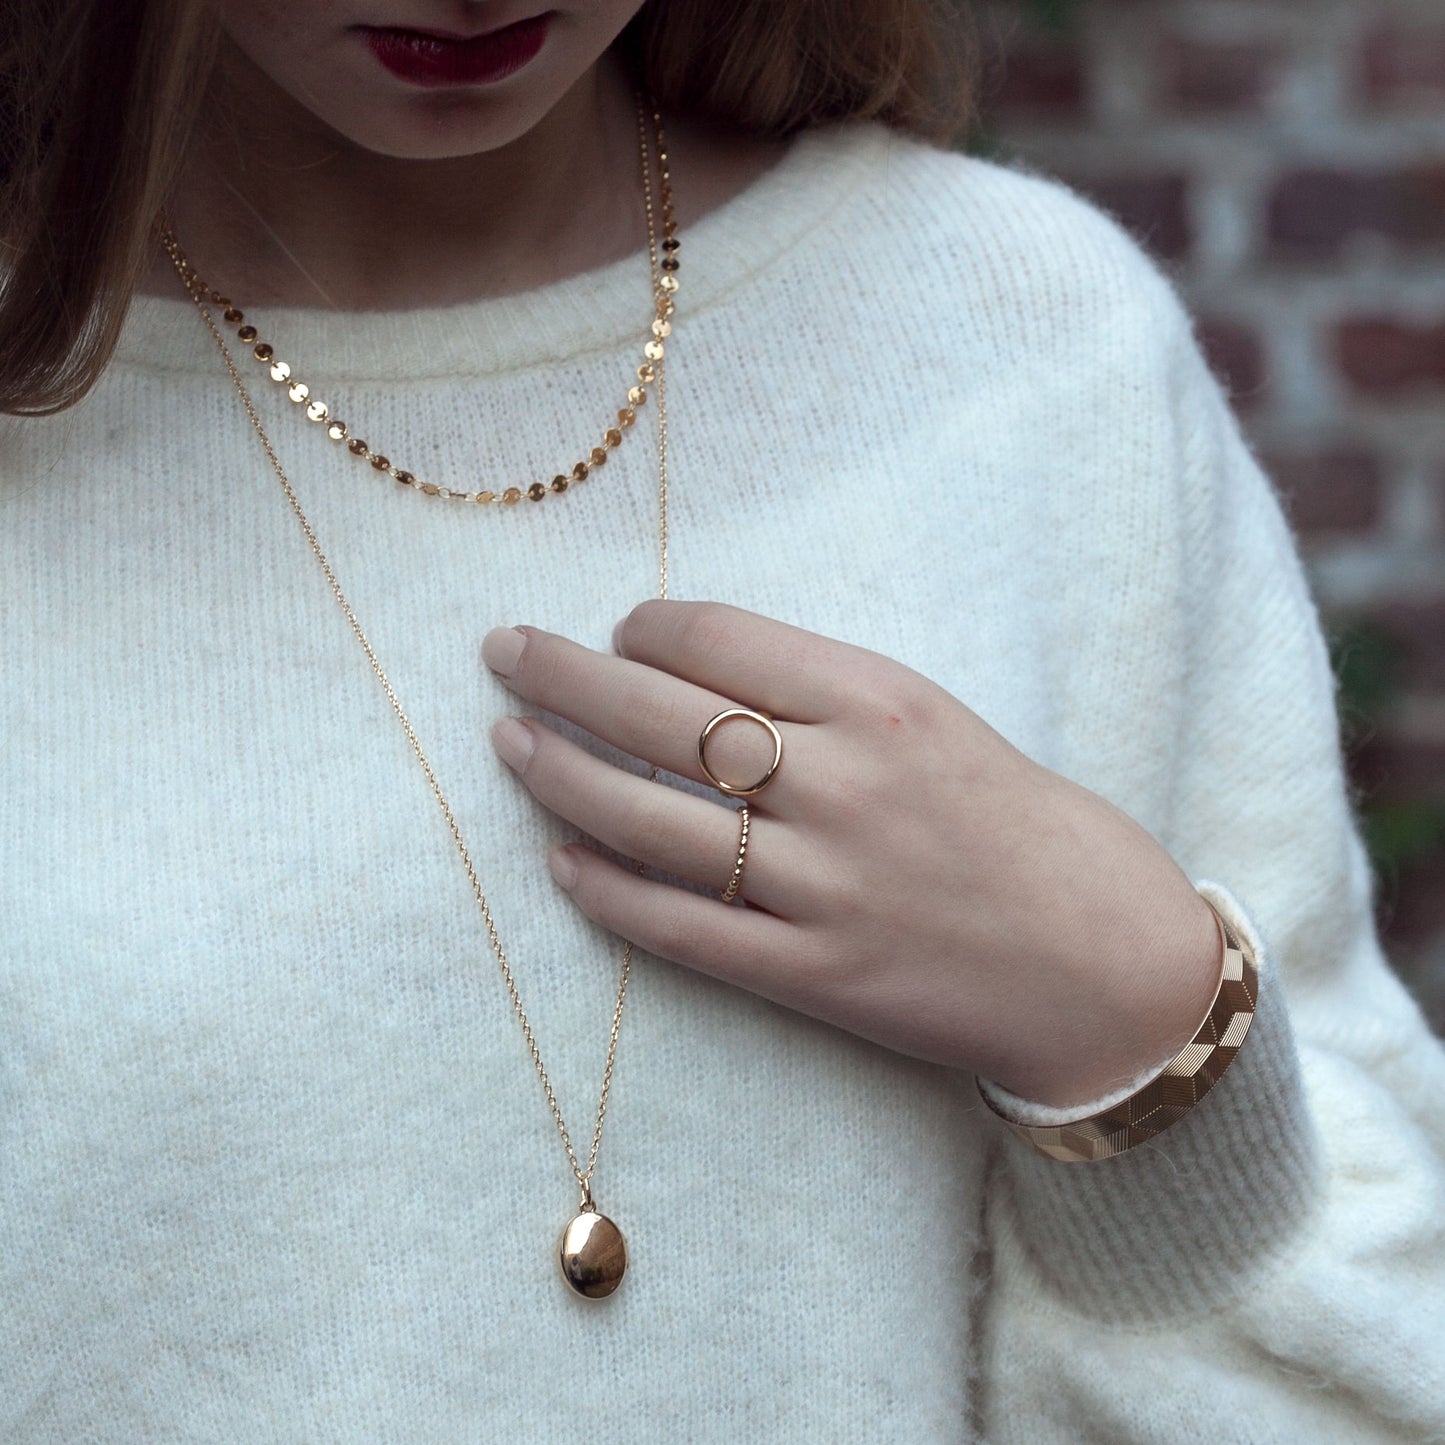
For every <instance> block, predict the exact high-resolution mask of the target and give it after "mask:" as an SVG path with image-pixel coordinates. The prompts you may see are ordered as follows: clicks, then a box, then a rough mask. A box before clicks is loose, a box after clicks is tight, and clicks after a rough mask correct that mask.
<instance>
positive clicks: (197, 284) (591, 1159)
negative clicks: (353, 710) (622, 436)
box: [161, 95, 677, 1210]
mask: <svg viewBox="0 0 1445 1445" xmlns="http://www.w3.org/2000/svg"><path fill="white" fill-rule="evenodd" d="M649 117H650V119H651V121H652V131H653V142H654V144H655V147H656V157H655V160H656V165H657V169H658V174H659V177H660V181H661V185H663V186H666V185H667V184H668V180H669V176H668V168H667V167H668V161H667V149H666V143H665V138H664V136H663V130H662V116H661V114H660V113H659V112H658V110H657V108H656V106H655V105H652V104H650V103H649V102H647V101H645V100H644V98H643V97H642V96H641V95H639V96H638V97H637V124H638V142H639V147H640V150H641V156H642V177H643V194H644V200H645V204H646V210H647V250H648V258H649V262H650V266H651V271H652V282H653V294H654V297H656V298H658V299H659V301H660V300H662V299H666V300H667V301H668V302H669V303H670V302H671V297H672V294H673V293H675V292H676V290H677V277H676V275H675V273H674V271H672V270H667V271H665V270H663V268H662V265H661V261H662V259H664V258H661V257H659V255H658V244H657V226H656V217H655V203H654V196H653V180H652V166H653V159H654V158H653V156H652V153H651V152H650V151H649V146H648V120H649ZM161 239H162V244H163V245H166V236H165V234H164V233H163V234H162V238H161ZM171 239H172V241H173V240H174V238H173V237H172V238H171ZM669 239H671V238H670V237H669ZM166 249H167V251H168V252H169V253H170V255H171V259H172V261H173V262H174V263H175V265H176V269H177V271H178V272H179V274H180V277H181V281H182V282H183V284H184V285H185V287H186V290H187V292H188V293H189V295H190V297H191V300H192V301H193V302H194V303H195V305H196V308H197V310H199V312H200V314H201V319H202V320H203V321H204V322H205V324H206V326H207V328H208V329H209V330H210V332H211V335H212V336H213V337H214V338H215V342H216V345H217V346H218V347H219V348H220V351H221V357H222V360H223V361H224V362H225V365H226V370H227V371H228V372H229V373H230V377H231V381H232V383H233V384H234V386H235V388H236V391H237V392H238V393H239V395H240V398H241V404H242V405H243V406H244V407H245V409H246V415H247V416H248V417H250V419H251V425H252V426H253V427H254V428H255V430H256V434H257V436H258V437H259V438H260V439H261V445H262V447H263V448H264V449H265V452H266V457H267V459H268V460H269V461H270V463H271V467H272V470H273V471H274V472H275V473H276V476H277V479H278V480H279V481H280V483H281V486H282V488H283V489H284V491H285V493H286V500H287V501H288V502H289V503H290V504H291V509H292V511H293V512H294V513H295V514H296V519H297V521H298V522H300V524H301V528H302V530H303V531H304V532H305V534H306V540H307V542H309V543H310V545H311V550H312V552H313V553H315V555H316V560H317V561H318V562H319V563H320V564H321V569H322V571H323V572H324V573H325V574H326V580H327V582H328V583H329V584H330V586H331V591H332V594H333V595H334V596H335V598H336V600H337V602H338V603H339V604H340V606H341V610H342V611H343V612H344V613H345V614H346V620H347V621H348V622H349V623H350V624H351V630H352V632H353V633H355V635H356V640H357V641H358V642H359V643H360V644H361V647H362V650H363V651H364V652H365V653H366V659H367V661H368V662H369V663H370V664H371V669H372V671H373V672H374V673H375V674H376V677H377V680H378V681H379V682H380V683H381V686H382V689H383V691H385V693H386V696H387V700H388V701H389V702H390V703H391V706H392V710H393V711H394V712H395V713H396V715H397V718H398V719H399V720H400V722H401V725H402V728H403V729H404V730H405V732H406V736H407V741H408V742H409V743H410V744H411V748H412V751H413V753H415V754H416V760H417V762H418V763H420V764H421V769H422V772H423V773H425V775H426V780H427V783H428V785H429V786H430V788H431V791H432V795H433V796H434V797H435V798H436V800H437V804H438V806H439V807H440V808H441V811H442V816H443V817H444V818H445V819H446V822H447V827H448V828H449V829H450V830H451V835H452V840H453V842H454V843H455V844H456V847H457V852H458V854H459V855H460V856H461V860H462V866H463V867H464V868H465V869H466V874H467V880H468V881H469V882H470V883H471V885H472V892H473V893H474V894H475V895H476V900H477V903H478V905H479V906H480V908H481V910H482V918H483V919H484V920H485V921H486V926H487V938H488V939H489V941H490V943H491V946H492V951H493V953H495V954H496V957H497V962H498V963H499V964H500V965H501V970H502V978H503V980H504V981H505V983H506V986H507V995H508V997H509V998H510V999H511V1001H512V1009H513V1011H514V1012H515V1013H516V1015H517V1019H518V1021H519V1022H520V1024H521V1026H522V1037H523V1038H524V1039H525V1040H526V1043H527V1050H528V1052H529V1053H530V1054H531V1056H532V1063H533V1066H534V1067H535V1068H536V1070H537V1077H538V1078H539V1079H540V1080H541V1082H542V1090H543V1092H544V1093H545V1095H546V1097H547V1107H548V1108H549V1109H550V1110H551V1111H552V1118H553V1120H554V1121H555V1122H556V1125H557V1132H558V1133H559V1134H560V1135H561V1137H562V1144H563V1147H564V1148H565V1149H566V1151H567V1158H568V1160H569V1161H570V1163H571V1165H572V1172H573V1174H574V1175H575V1176H576V1179H577V1183H578V1185H579V1187H580V1188H581V1190H582V1207H583V1209H584V1210H585V1209H590V1208H592V1188H591V1180H592V1174H593V1171H594V1170H595V1169H596V1167H597V1151H598V1149H599V1148H600V1146H601V1143H602V1124H603V1120H604V1119H605V1117H606V1114H607V1097H608V1093H609V1091H610V1090H611V1087H612V1070H613V1064H614V1061H615V1058H616V1054H617V1038H618V1034H619V1032H620V1030H621V1027H622V1006H623V1003H624V1002H625V1000H626V998H627V981H628V977H629V975H630V972H631V967H632V949H633V945H632V943H631V942H630V941H629V942H628V943H627V945H626V947H625V948H624V949H623V952H622V971H621V976H620V978H619V980H618V985H617V1002H616V1004H615V1006H614V1008H613V1010H612V1027H611V1030H610V1032H609V1034H608V1040H607V1062H606V1065H605V1067H604V1069H603V1072H602V1093H601V1096H600V1098H599V1099H598V1103H597V1122H596V1125H595V1127H594V1129H593V1132H592V1145H591V1148H590V1149H589V1150H588V1153H587V1167H586V1168H585V1169H583V1168H582V1166H581V1165H580V1164H579V1163H578V1162H577V1155H576V1152H575V1151H574V1149H573V1147H572V1139H571V1136H570V1135H569V1133H568V1132H567V1125H566V1122H565V1121H564V1119H563V1118H562V1110H561V1108H560V1107H559V1105H558V1103H557V1095H556V1093H555V1092H554V1090H553V1088H552V1081H551V1079H550V1078H549V1077H548V1076H547V1069H546V1066H545V1065H544V1064H543V1063H542V1055H541V1051H540V1050H539V1049H538V1047H537V1040H536V1037H535V1035H534V1034H533V1032H532V1025H531V1023H530V1022H529V1020H528V1018H527V1012H526V1010H525V1009H524V1008H523V1007H522V997H521V994H520V993H519V992H518V990H517V982H516V979H515V978H514V977H513V974H512V967H511V964H510V963H509V962H508V961H507V955H506V952H505V950H504V949H503V948H502V941H501V937H500V936H499V934H498V932H497V925H496V923H495V921H494V920H493V918H492V910H491V907H490V905H489V904H488V903H487V897H486V894H485V893H484V892H483V890H482V885H481V880H480V879H479V878H478V877H477V870H476V868H475V866H474V865H473V863H472V857H471V853H470V852H469V851H468V849H467V845H466V842H465V841H464V840H463V838H462V833H461V829H460V828H459V827H458V826H457V820H456V816H455V814H454V813H453V812H452V808H451V804H450V803H448V802H447V799H446V795H445V794H444V793H443V792H442V789H441V784H440V783H439V782H438V781H437V777H436V774H435V773H434V772H433V771H432V766H431V763H430V762H429V761H428V760H427V756H426V754H425V752H423V751H422V746H421V743H420V741H419V740H418V738H417V735H416V730H415V729H414V728H413V727H412V724H411V719H410V718H408V717H407V715H406V713H405V711H404V710H403V708H402V705H401V702H400V700H399V699H398V697H397V695H396V691H395V689H394V688H393V687H392V685H391V681H390V679H389V678H388V677H387V675H386V673H385V671H384V670H383V669H382V666H381V663H380V661H379V660H378V659H377V656H376V653H375V652H374V651H373V650H372V646H371V643H370V642H369V641H368V640H367V636H366V633H365V632H363V631H362V627H361V623H360V622H359V621H358V620H357V617H356V613H355V612H353V611H352V608H351V604H350V603H349V602H348V601H347V600H346V594H345V593H344V592H343V591H342V590H341V583H340V582H339V581H338V580H337V577H336V573H335V572H334V571H333V570H332V567H331V563H330V562H328V561H327V559H326V554H325V553H324V552H323V551H322V550H321V544H320V543H319V542H318V541H317V539H316V533H315V532H314V531H313V530H312V527H311V523H310V521H309V519H308V518H307V516H306V513H305V512H304V511H303V510H302V508H301V503H300V501H299V499H298V498H297V496H296V492H295V489H294V488H293V487H292V485H291V482H290V479H289V478H288V477H287V475H286V472H285V470H284V468H283V467H282V466H281V462H280V459H279V458H278V457H277V455H276V452H275V449H274V448H273V447H272V445H271V439H270V437H268V436H267V434H266V429H265V427H264V426H262V424H261V418H260V416H259V415H258V414H257V412H256V407H255V405H254V403H253V402H252V400H251V396H250V393H249V392H248V391H247V390H246V385H245V383H244V382H243V381H242V380H241V374H240V372H239V371H238V370H237V368H236V363H235V361H234V360H233V359H232V356H231V352H230V349H229V348H228V347H227V345H226V341H225V338H224V337H223V336H222V335H221V331H220V328H219V327H218V326H217V324H216V321H215V318H214V316H213V315H212V314H211V310H210V306H209V305H208V304H207V303H208V301H210V302H211V303H212V304H217V305H219V304H220V303H221V301H223V300H224V298H218V297H215V296H214V295H213V294H212V293H211V292H210V291H209V290H208V289H207V288H205V287H204V285H203V283H201V281H200V279H199V277H197V276H196V274H195V271H194V270H193V269H191V268H190V267H189V266H188V265H187V264H186V263H185V258H184V256H183V255H180V253H179V247H175V248H174V249H172V246H171V245H166ZM675 249H676V248H675V247H674V250H675ZM670 254H672V253H669V255H670ZM667 281H671V283H672V284H671V285H667V284H665V283H666V282H667ZM669 314H670V312H669ZM646 370H647V371H648V372H650V373H651V375H650V376H649V378H648V380H649V381H652V380H655V383H656V389H657V471H658V481H657V490H658V569H659V581H658V596H659V597H663V598H665V597H666V596H667V389H666V383H665V380H664V376H665V370H664V364H663V359H662V357H661V356H660V355H659V356H658V357H656V358H650V359H649V364H648V366H647V368H646ZM658 771H659V770H658V769H657V768H656V767H653V768H652V769H651V770H650V773H649V777H650V779H651V781H653V782H657V780H658ZM636 867H637V872H638V873H641V872H642V871H643V868H644V865H643V864H642V863H641V862H639V863H638V864H637V865H636Z"/></svg>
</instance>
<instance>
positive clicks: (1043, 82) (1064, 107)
mask: <svg viewBox="0 0 1445 1445" xmlns="http://www.w3.org/2000/svg"><path fill="white" fill-rule="evenodd" d="M1086 86H1087V81H1086V77H1085V72H1084V62H1083V57H1082V56H1081V55H1080V54H1079V51H1078V49H1077V48H1076V47H1075V46H1072V45H1069V44H1067V43H1065V42H1050V41H1047V40H1027V41H1019V42H1016V43H1015V44H1014V45H1013V46H1011V47H1010V49H1009V53H1008V55H1007V57H1006V58H1005V60H1004V61H1003V64H1002V67H1001V72H1000V74H999V76H998V78H997V80H996V81H995V82H994V83H993V85H992V86H991V87H990V88H989V94H988V95H987V96H986V98H985V109H986V111H987V112H988V114H990V115H998V116H1001V117H1003V118H1006V119H1010V120H1012V119H1015V118H1019V117H1027V118H1030V119H1033V118H1039V119H1050V120H1060V119H1078V118H1082V116H1083V114H1084V111H1085V106H1086V100H1087V94H1086Z"/></svg>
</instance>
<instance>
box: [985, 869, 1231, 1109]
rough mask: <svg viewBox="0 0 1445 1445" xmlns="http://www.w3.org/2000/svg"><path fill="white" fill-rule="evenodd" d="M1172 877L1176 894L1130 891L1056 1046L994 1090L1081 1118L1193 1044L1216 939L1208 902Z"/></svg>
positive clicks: (1206, 1000)
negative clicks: (1124, 913)
mask: <svg viewBox="0 0 1445 1445" xmlns="http://www.w3.org/2000/svg"><path fill="white" fill-rule="evenodd" d="M1170 866H1171V868H1173V867H1174V865H1173V863H1172V860H1170ZM1174 872H1175V873H1176V875H1177V883H1178V886H1171V887H1168V888H1161V887H1160V886H1159V885H1158V883H1157V881H1156V882H1155V883H1154V885H1153V886H1152V887H1143V888H1135V889H1133V890H1131V893H1130V896H1131V898H1132V899H1133V904H1132V907H1131V909H1130V916H1129V919H1128V921H1127V923H1122V924H1119V925H1117V926H1116V927H1114V928H1113V929H1111V930H1110V931H1109V933H1108V937H1107V938H1106V939H1105V940H1104V941H1103V942H1101V944H1100V945H1099V946H1098V947H1097V948H1096V950H1095V952H1096V958H1097V966H1095V967H1094V968H1092V969H1090V970H1086V971H1085V972H1084V974H1083V975H1082V980H1081V984H1080V988H1081V992H1080V996H1079V998H1078V999H1077V1000H1076V1001H1075V1002H1074V1004H1073V1006H1072V1011H1071V1021H1072V1027H1071V1028H1070V1030H1069V1032H1068V1034H1067V1037H1066V1039H1064V1038H1059V1037H1056V1039H1054V1040H1050V1043H1051V1047H1048V1048H1045V1049H1041V1050H1039V1051H1037V1052H1036V1053H1034V1054H1033V1055H1031V1057H1029V1058H1028V1059H1027V1060H1025V1061H1021V1062H1020V1064H1019V1065H1018V1066H1017V1067H1015V1068H1012V1069H1009V1070H1007V1071H1001V1072H1000V1073H998V1074H996V1075H995V1076H994V1077H993V1082H994V1083H996V1084H997V1085H998V1086H999V1087H1001V1089H1002V1090H1004V1091H1006V1092H1007V1093H1009V1094H1012V1095H1015V1096H1017V1097H1018V1098H1020V1099H1024V1100H1028V1101H1030V1102H1031V1103H1034V1104H1037V1105H1041V1106H1044V1107H1045V1108H1049V1109H1058V1110H1063V1111H1071V1112H1072V1113H1073V1114H1075V1115H1077V1116H1078V1117H1083V1116H1084V1115H1086V1114H1087V1113H1089V1112H1090V1111H1091V1110H1092V1109H1093V1108H1095V1107H1098V1106H1099V1103H1100V1101H1103V1100H1105V1099H1110V1098H1117V1097H1123V1096H1126V1095H1127V1094H1129V1093H1131V1092H1132V1091H1133V1090H1134V1089H1136V1088H1138V1087H1140V1086H1141V1085H1142V1084H1144V1083H1145V1082H1147V1081H1148V1080H1149V1079H1151V1078H1152V1077H1154V1076H1155V1075H1156V1074H1158V1073H1159V1072H1160V1071H1161V1070H1162V1069H1164V1068H1165V1067H1166V1066H1167V1065H1168V1064H1169V1063H1170V1061H1171V1060H1173V1059H1174V1058H1175V1057H1176V1056H1177V1055H1178V1054H1179V1053H1180V1051H1181V1050H1182V1049H1184V1047H1185V1046H1186V1045H1187V1044H1188V1043H1189V1041H1190V1040H1191V1039H1192V1038H1193V1037H1194V1036H1195V1034H1196V1033H1197V1032H1198V1030H1199V1028H1200V1026H1201V1024H1202V1022H1203V1021H1204V1020H1205V1019H1206V1017H1207V1016H1208V1014H1209V1010H1210V1007H1211V1005H1212V1004H1213V1002H1214V999H1215V997H1216V995H1217V993H1218V989H1219V981H1220V964H1221V958H1222V951H1221V939H1220V931H1219V925H1218V923H1217V922H1216V920H1215V915H1214V910H1213V909H1212V908H1211V907H1210V905H1209V903H1208V902H1207V901H1206V900H1205V899H1204V898H1203V897H1202V896H1201V895H1200V894H1199V893H1198V892H1197V891H1196V890H1195V889H1194V888H1193V887H1192V885H1190V883H1189V881H1188V879H1187V878H1185V877H1184V875H1183V874H1182V873H1179V872H1178V870H1177V868H1175V869H1174ZM1140 898H1143V899H1145V900H1148V901H1147V902H1146V903H1145V905H1144V906H1143V907H1142V909H1141V908H1140V907H1139V904H1138V900H1139V899H1140Z"/></svg>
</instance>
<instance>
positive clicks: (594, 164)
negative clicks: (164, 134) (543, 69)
mask: <svg viewBox="0 0 1445 1445" xmlns="http://www.w3.org/2000/svg"><path fill="white" fill-rule="evenodd" d="M641 185H642V179H641V158H640V153H639V150H638V141H637V126H636V112H635V108H634V104H633V98H632V91H631V87H630V85H629V84H628V81H627V79H626V76H625V74H624V72H623V70H622V67H621V66H620V64H619V63H618V62H617V61H616V60H615V59H614V58H613V57H612V56H611V55H610V54H609V55H606V56H604V57H603V59H602V60H601V61H600V62H599V63H598V64H597V65H596V66H594V67H593V68H592V69H591V70H589V71H588V72H587V73H586V74H584V75H583V76H582V78H581V79H580V80H579V81H578V82H577V84H576V85H574V86H573V87H572V89H571V90H570V91H568V92H567V93H566V94H565V95H564V96H563V97H562V99H561V100H560V101H559V102H558V103H557V104H556V105H555V106H554V107H553V108H552V109H551V110H550V111H549V112H548V113H547V114H546V115H545V116H543V117H542V119H541V120H540V121H538V122H537V124H536V125H534V126H533V127H532V128H531V129H530V130H528V131H527V132H526V133H525V134H523V135H522V136H520V137H518V138H517V139H515V140H512V141H510V142H508V143H506V144H504V145H502V146H500V147H498V148H496V149H494V150H490V151H485V152H482V153H480V154H476V155H467V156H460V157H456V158H453V159H446V160H414V159H408V158H397V157H391V156H384V155H378V154H376V153H375V152H372V151H367V150H364V149H362V148H361V147H359V146H356V145H353V144H350V143H349V142H347V141H346V140H345V139H344V138H343V137H341V136H340V135H338V134H337V133H336V132H335V131H334V130H332V129H331V128H330V127H328V126H326V125H324V124H323V123H322V122H321V121H319V120H318V119H317V118H316V117H315V116H313V115H312V114H311V113H310V112H309V111H307V110H306V109H305V108H304V107H303V106H301V105H300V104H298V103H297V102H296V101H295V100H293V99H292V98H291V97H290V96H288V95H287V94H286V93H285V92H284V91H283V90H281V88H280V87H279V86H277V85H275V83H274V82H272V81H270V80H269V79H268V78H267V77H266V76H265V75H264V74H263V73H262V72H261V71H259V70H258V69H257V68H256V67H255V66H254V65H253V64H252V63H251V62H250V61H249V60H247V59H246V58H245V57H244V56H243V55H242V54H241V53H240V52H239V51H237V50H235V49H234V47H228V48H227V49H226V51H225V52H224V54H223V56H222V58H221V60H220V62H219V63H218V65H217V68H216V78H215V82H214V86H213V97H212V99H211V100H210V102H209V103H208V104H207V106H206V109H205V113H204V115H203V117H202V120H201V123H200V126H199V129H198V132H197V135H196V137H195V140H194V143H193V144H192V145H191V147H190V151H189V155H188V159H187V162H186V166H185V168H184V171H183V173H182V176H181V178H180V182H179V184H178V185H177V186H176V188H175V190H174V192H173V194H172V197H171V200H170V202H169V205H168V212H169V215H170V219H171V222H172V224H173V226H174V228H175V231H176V234H177V237H178V238H179V240H180V242H181V245H182V246H183V247H184V248H185V250H186V252H187V254H188V255H189V256H190V258H191V261H192V263H193V264H194V265H195V266H196V268H197V270H199V271H200V273H201V274H202V275H203V276H205V277H206V278H207V280H208V281H211V283H212V284H213V285H216V286H218V287H222V288H224V289H226V290H228V291H230V292H233V293H234V295H235V296H236V297H237V298H238V300H239V301H241V302H243V303H244V304H251V305H296V306H317V307H329V308H331V307H334V308H341V309H379V310H389V309H396V308H408V307H416V306H442V305H448V304H452V303H455V302H459V301H462V300H467V299H471V298H479V297H484V296H492V295H500V294H505V293H508V292H513V291H519V290H524V289H527V288H529V287H533V286H537V285H541V284H543V283H544V282H547V281H552V280H556V279H557V278H558V277H560V276H567V275H572V274H575V273H577V272H580V271H584V270H588V269H591V268H594V267H596V266H600V265H605V264H606V263H607V262H609V261H612V260H616V259H619V258H621V257H623V256H626V255H629V254H631V253H632V252H633V251H635V250H637V249H639V248H640V247H641V246H642V245H643V243H644V240H645V234H646V233H645V229H644V227H643V222H642V219H641V200H640V198H641ZM213 278H214V279H213ZM141 290H142V291H148V292H154V293H156V294H164V295H174V294H175V291H176V281H175V276H174V273H173V272H171V270H170V264H169V261H168V260H167V259H166V258H165V256H164V255H159V256H158V260H157V262H156V264H155V266H154V267H153V268H152V270H151V271H150V273H149V274H148V276H147V277H146V278H145V281H144V282H143V284H142V286H141Z"/></svg>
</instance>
